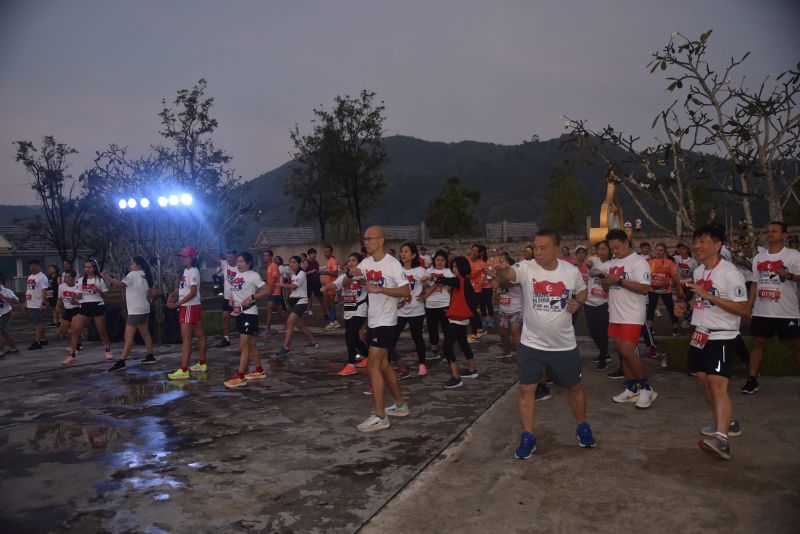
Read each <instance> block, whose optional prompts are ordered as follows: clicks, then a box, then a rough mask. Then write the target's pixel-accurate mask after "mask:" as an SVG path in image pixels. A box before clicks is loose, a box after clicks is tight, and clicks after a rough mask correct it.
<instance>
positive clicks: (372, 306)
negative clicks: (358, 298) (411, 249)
mask: <svg viewBox="0 0 800 534" xmlns="http://www.w3.org/2000/svg"><path fill="white" fill-rule="evenodd" d="M358 269H359V270H360V271H361V273H362V274H363V275H364V277H365V278H366V280H365V282H366V283H367V284H372V285H377V286H380V287H386V288H389V289H391V288H395V287H403V286H404V285H408V282H407V281H406V278H405V276H404V275H403V265H402V264H401V263H400V262H399V261H398V260H397V259H396V258H394V257H392V256H390V255H389V254H387V255H386V256H384V257H383V259H382V260H381V261H375V259H374V258H373V257H372V256H368V257H367V258H365V259H364V260H362V261H361V263H359V264H358ZM367 298H368V299H369V312H368V313H367V323H368V326H369V327H370V328H378V327H380V326H395V325H396V324H397V298H396V297H390V296H388V295H384V294H382V293H369V294H368V297H367Z"/></svg>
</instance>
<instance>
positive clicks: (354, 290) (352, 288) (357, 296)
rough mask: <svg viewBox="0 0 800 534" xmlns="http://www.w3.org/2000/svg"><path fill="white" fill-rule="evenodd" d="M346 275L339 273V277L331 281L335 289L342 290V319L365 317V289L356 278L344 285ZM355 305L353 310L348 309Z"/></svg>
mask: <svg viewBox="0 0 800 534" xmlns="http://www.w3.org/2000/svg"><path fill="white" fill-rule="evenodd" d="M346 277H347V275H344V274H340V275H339V277H338V278H337V279H336V280H335V281H334V282H333V285H335V286H336V289H337V290H339V291H341V292H342V297H341V298H342V304H343V305H344V320H345V321H348V320H350V319H352V318H353V317H366V316H367V302H366V301H367V290H366V288H365V287H364V286H362V285H361V284H360V283H359V282H358V280H352V281H351V282H350V284H349V285H347V286H345V284H344V279H345V278H346ZM353 306H355V310H350V309H348V308H352V307H353Z"/></svg>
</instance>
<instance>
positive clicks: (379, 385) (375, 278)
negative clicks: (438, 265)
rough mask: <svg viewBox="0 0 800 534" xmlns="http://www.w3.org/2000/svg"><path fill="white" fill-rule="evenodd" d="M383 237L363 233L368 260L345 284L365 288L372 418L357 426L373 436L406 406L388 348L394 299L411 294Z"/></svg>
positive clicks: (377, 230) (372, 230)
mask: <svg viewBox="0 0 800 534" xmlns="http://www.w3.org/2000/svg"><path fill="white" fill-rule="evenodd" d="M384 243H385V234H384V231H383V228H381V227H380V226H371V227H369V228H367V230H366V231H365V232H364V246H365V247H366V249H367V254H368V256H367V257H366V258H364V260H362V261H361V263H359V264H358V267H356V268H355V269H351V270H350V271H349V272H348V276H347V278H346V279H345V280H344V284H345V285H347V284H350V283H352V280H353V279H359V280H363V281H364V282H363V283H364V284H366V286H367V294H368V297H367V298H368V305H369V307H368V308H367V326H368V327H369V330H368V335H369V357H368V363H367V372H368V373H369V380H370V384H371V385H372V393H373V400H374V401H375V415H371V416H369V417H367V419H366V420H365V421H364V422H363V423H361V424H360V425H358V430H359V431H360V432H374V431H376V430H382V429H384V428H389V425H390V423H389V418H388V417H387V416H389V415H391V416H395V417H405V416H407V415H408V414H409V411H408V406H407V405H406V403H405V400H404V399H403V394H402V393H401V392H400V385H399V384H398V382H397V376H396V375H395V373H394V370H393V369H392V366H391V365H390V364H389V348H390V347H391V346H392V344H393V343H394V338H395V329H396V328H397V299H399V298H408V297H410V296H411V291H410V289H409V287H408V281H407V280H406V279H405V277H404V276H403V266H402V265H401V264H400V262H399V261H397V259H395V258H394V257H393V256H390V255H389V254H387V253H386V250H385V248H384ZM385 387H388V388H389V391H390V392H391V394H392V397H393V398H394V404H392V405H391V406H389V407H388V408H386V407H385V406H384V397H385V390H384V388H385Z"/></svg>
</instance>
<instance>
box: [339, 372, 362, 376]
mask: <svg viewBox="0 0 800 534" xmlns="http://www.w3.org/2000/svg"><path fill="white" fill-rule="evenodd" d="M336 374H337V375H339V376H352V375H357V374H358V371H350V372H347V373H343V372H341V371H339V372H338V373H336Z"/></svg>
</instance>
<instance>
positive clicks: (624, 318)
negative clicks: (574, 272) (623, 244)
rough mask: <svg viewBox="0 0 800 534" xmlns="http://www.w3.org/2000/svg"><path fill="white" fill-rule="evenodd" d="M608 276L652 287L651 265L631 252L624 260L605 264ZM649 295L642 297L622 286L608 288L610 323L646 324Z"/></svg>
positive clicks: (616, 259) (613, 260)
mask: <svg viewBox="0 0 800 534" xmlns="http://www.w3.org/2000/svg"><path fill="white" fill-rule="evenodd" d="M603 269H607V271H606V274H611V275H616V276H619V277H620V278H621V280H631V281H633V282H638V283H640V284H645V285H647V286H649V285H650V264H648V263H647V260H645V259H644V258H643V257H641V256H639V255H638V254H636V253H635V252H631V253H630V254H628V255H627V256H625V257H624V258H622V259H619V258H612V259H611V260H609V261H607V262H606V263H604V264H603ZM647 299H648V297H647V295H640V294H639V293H634V292H633V291H630V290H628V289H625V288H624V287H622V286H621V285H620V284H614V285H612V286H609V288H608V321H609V322H611V323H616V324H644V321H645V315H646V313H647Z"/></svg>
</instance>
